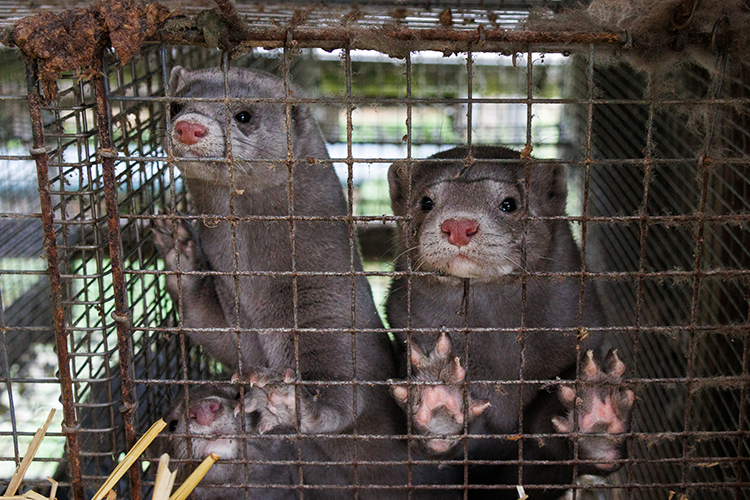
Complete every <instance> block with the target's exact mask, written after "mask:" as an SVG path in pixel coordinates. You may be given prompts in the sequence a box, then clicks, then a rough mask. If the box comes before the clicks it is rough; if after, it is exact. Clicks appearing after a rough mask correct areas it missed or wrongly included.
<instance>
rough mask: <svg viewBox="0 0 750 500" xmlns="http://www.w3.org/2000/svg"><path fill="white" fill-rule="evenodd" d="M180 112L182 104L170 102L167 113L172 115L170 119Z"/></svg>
mask: <svg viewBox="0 0 750 500" xmlns="http://www.w3.org/2000/svg"><path fill="white" fill-rule="evenodd" d="M180 111H182V104H180V103H179V102H172V103H170V104H169V112H170V113H171V114H172V117H174V116H175V115H177V114H179V113H180Z"/></svg>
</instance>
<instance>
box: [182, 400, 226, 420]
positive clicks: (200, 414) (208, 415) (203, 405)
mask: <svg viewBox="0 0 750 500" xmlns="http://www.w3.org/2000/svg"><path fill="white" fill-rule="evenodd" d="M220 406H221V405H220V404H219V403H218V402H217V401H211V400H204V401H199V402H198V403H195V404H194V405H192V406H191V407H190V415H189V417H190V420H195V421H196V422H197V423H198V424H199V425H202V426H209V425H211V424H212V423H213V422H214V420H216V414H217V413H219V408H220Z"/></svg>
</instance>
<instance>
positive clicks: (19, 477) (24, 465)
mask: <svg viewBox="0 0 750 500" xmlns="http://www.w3.org/2000/svg"><path fill="white" fill-rule="evenodd" d="M54 416H55V409H54V408H53V409H51V410H50V411H49V415H47V421H46V422H44V425H43V426H42V427H40V428H39V430H37V431H36V433H35V434H34V438H33V439H32V440H31V444H30V445H29V449H28V450H26V455H24V456H23V460H21V465H19V466H18V469H16V472H15V474H13V478H12V479H11V480H10V484H8V489H7V490H5V494H4V495H3V496H6V497H12V496H13V495H15V494H16V491H18V487H19V486H21V481H23V476H25V475H26V469H28V468H29V465H31V461H32V460H34V455H36V452H37V451H39V445H40V444H42V439H43V438H44V435H45V434H46V433H47V428H49V424H50V423H52V417H54Z"/></svg>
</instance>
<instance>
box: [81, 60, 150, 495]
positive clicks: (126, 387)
mask: <svg viewBox="0 0 750 500" xmlns="http://www.w3.org/2000/svg"><path fill="white" fill-rule="evenodd" d="M102 58H103V54H99V58H98V62H99V64H100V65H101V66H99V68H98V71H95V73H94V76H93V78H92V79H91V83H92V85H93V87H94V94H95V97H96V123H97V129H98V136H99V149H98V151H97V154H98V157H99V161H100V162H101V165H102V178H103V180H104V200H105V204H106V210H107V227H108V229H109V255H110V266H111V275H112V287H113V295H114V303H115V310H114V312H113V313H112V319H113V320H114V321H115V325H116V328H117V351H118V353H119V358H120V359H119V365H120V391H121V395H122V405H123V406H122V408H121V409H120V411H121V412H122V418H123V421H124V425H125V442H126V445H127V448H128V449H131V448H132V447H133V445H135V442H136V440H137V438H136V431H137V429H136V428H135V411H136V401H135V398H134V397H133V385H132V381H131V374H130V370H131V369H132V352H131V332H130V321H131V318H130V311H129V309H128V304H127V300H126V291H127V284H126V281H125V273H124V266H123V258H122V237H121V234H120V207H119V204H118V201H117V182H116V179H115V158H116V157H117V149H115V147H114V145H113V143H112V136H111V133H110V122H109V118H110V107H109V101H108V98H107V87H106V84H105V81H104V75H105V73H104V67H103V63H102ZM94 68H95V69H96V66H94ZM129 474H130V497H131V498H132V499H133V500H140V497H141V488H140V470H139V467H131V468H130V470H129Z"/></svg>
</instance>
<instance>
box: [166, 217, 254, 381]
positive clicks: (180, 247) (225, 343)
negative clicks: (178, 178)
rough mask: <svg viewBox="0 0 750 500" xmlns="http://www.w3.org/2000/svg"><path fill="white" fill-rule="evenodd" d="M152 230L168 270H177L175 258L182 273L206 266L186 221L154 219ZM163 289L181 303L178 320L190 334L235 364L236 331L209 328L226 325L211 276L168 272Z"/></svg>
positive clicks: (212, 351) (207, 348) (216, 353)
mask: <svg viewBox="0 0 750 500" xmlns="http://www.w3.org/2000/svg"><path fill="white" fill-rule="evenodd" d="M152 233H153V237H154V246H155V247H156V249H157V251H158V252H159V254H160V255H161V257H162V258H163V259H164V264H165V268H166V269H167V270H168V271H178V261H179V272H181V273H190V272H194V271H207V270H209V269H208V264H207V263H206V259H205V258H204V256H203V252H202V251H201V246H200V241H199V240H198V238H197V237H196V235H195V234H194V232H193V228H192V227H191V225H190V224H189V223H188V222H187V221H185V220H183V219H178V220H175V221H172V220H169V219H155V220H154V222H153V230H152ZM175 236H176V237H175ZM166 289H167V292H169V295H170V296H171V297H172V301H173V302H174V303H175V305H177V304H180V305H181V307H179V311H180V314H181V318H180V319H181V320H182V321H181V323H182V326H183V327H185V328H187V329H190V330H189V332H188V335H189V336H190V338H191V339H192V340H193V341H194V342H196V343H198V344H200V345H202V346H203V348H204V349H206V351H207V352H208V353H209V354H210V355H211V356H212V357H213V358H215V359H217V360H219V361H221V362H222V363H226V364H227V365H228V366H230V367H237V366H238V365H239V360H238V358H237V338H236V335H235V334H234V333H232V332H229V331H216V330H213V331H212V330H209V329H217V328H223V329H228V328H229V323H228V322H227V320H226V317H225V316H224V312H223V309H222V307H221V303H220V302H219V297H218V295H217V294H216V288H215V285H214V280H213V276H210V275H199V274H180V275H178V274H169V275H167V277H166ZM245 337H248V336H245ZM249 341H250V340H249V339H248V340H245V341H244V342H249ZM244 348H245V347H244V346H243V349H244ZM255 350H256V352H261V351H260V349H259V347H255Z"/></svg>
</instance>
